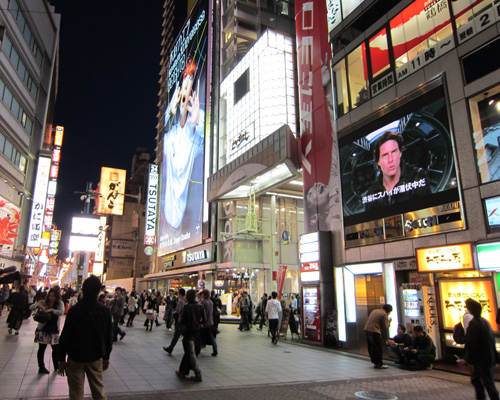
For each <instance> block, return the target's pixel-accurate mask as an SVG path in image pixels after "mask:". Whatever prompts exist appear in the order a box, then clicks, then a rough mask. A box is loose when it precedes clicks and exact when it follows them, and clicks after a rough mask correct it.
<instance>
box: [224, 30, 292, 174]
mask: <svg viewBox="0 0 500 400" xmlns="http://www.w3.org/2000/svg"><path fill="white" fill-rule="evenodd" d="M294 93H295V80H294V71H293V41H292V38H290V37H288V36H284V35H282V34H280V33H277V32H274V31H270V30H267V31H266V32H264V34H263V35H262V36H261V37H260V39H259V40H258V41H257V42H256V43H255V45H254V46H253V47H252V48H251V49H250V50H249V51H248V53H247V54H246V55H245V56H244V57H243V59H242V60H241V61H240V62H239V63H238V64H237V65H236V66H235V67H234V69H233V70H232V71H231V72H230V73H229V75H228V76H227V77H226V79H224V81H223V82H222V83H221V86H220V96H221V100H220V103H221V107H220V108H221V117H220V122H219V145H220V146H221V151H220V154H221V159H220V164H219V168H221V167H223V166H224V165H226V164H228V163H229V162H230V161H232V160H234V159H235V158H237V157H238V156H240V155H241V154H243V153H245V152H246V151H247V150H248V149H250V148H251V147H252V146H254V145H256V144H257V143H259V142H260V141H262V140H263V139H264V138H266V137H267V136H269V135H270V134H272V133H273V132H274V131H276V130H277V129H278V128H280V127H281V126H282V125H284V124H287V125H288V126H289V127H290V129H291V131H292V132H293V133H294V134H295V132H296V127H295V96H294Z"/></svg>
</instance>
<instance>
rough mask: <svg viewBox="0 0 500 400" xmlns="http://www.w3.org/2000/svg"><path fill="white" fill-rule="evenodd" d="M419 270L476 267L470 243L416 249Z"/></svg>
mask: <svg viewBox="0 0 500 400" xmlns="http://www.w3.org/2000/svg"><path fill="white" fill-rule="evenodd" d="M416 252H417V267H418V272H446V271H467V270H471V269H474V261H473V257H472V246H471V244H470V243H466V244H455V245H450V246H438V247H428V248H422V249H416Z"/></svg>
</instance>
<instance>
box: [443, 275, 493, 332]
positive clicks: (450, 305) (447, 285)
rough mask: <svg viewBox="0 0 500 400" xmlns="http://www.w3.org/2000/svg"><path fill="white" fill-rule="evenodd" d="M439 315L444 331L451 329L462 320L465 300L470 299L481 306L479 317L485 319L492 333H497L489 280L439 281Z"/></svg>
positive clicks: (491, 286)
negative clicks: (441, 317) (441, 318)
mask: <svg viewBox="0 0 500 400" xmlns="http://www.w3.org/2000/svg"><path fill="white" fill-rule="evenodd" d="M439 289H440V292H441V296H440V297H441V313H442V315H443V325H444V328H445V329H453V327H454V326H455V324H457V323H458V322H459V321H461V320H462V317H463V315H464V314H465V310H466V308H465V300H467V299H468V298H472V299H474V300H477V301H478V302H479V303H481V305H482V306H483V311H482V313H481V317H483V318H485V319H486V320H487V321H488V322H489V323H490V325H491V328H492V329H493V331H497V330H498V327H497V323H496V311H497V308H496V304H495V300H494V299H495V297H496V296H495V295H494V292H493V285H492V283H491V281H490V280H486V279H471V280H463V279H462V280H452V281H448V280H446V281H444V280H443V281H440V282H439Z"/></svg>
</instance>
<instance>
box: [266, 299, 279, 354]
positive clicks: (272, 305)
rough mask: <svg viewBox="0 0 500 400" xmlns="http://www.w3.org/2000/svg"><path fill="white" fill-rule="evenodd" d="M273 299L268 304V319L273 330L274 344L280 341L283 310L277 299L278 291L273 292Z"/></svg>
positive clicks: (270, 328)
mask: <svg viewBox="0 0 500 400" xmlns="http://www.w3.org/2000/svg"><path fill="white" fill-rule="evenodd" d="M271 297H272V299H271V300H269V301H268V302H267V305H266V319H267V320H268V321H269V330H270V331H271V336H272V340H271V343H272V344H276V343H278V339H279V336H278V322H279V318H280V312H281V303H280V302H279V301H278V300H276V299H277V298H278V293H277V292H272V293H271Z"/></svg>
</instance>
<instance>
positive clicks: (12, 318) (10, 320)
mask: <svg viewBox="0 0 500 400" xmlns="http://www.w3.org/2000/svg"><path fill="white" fill-rule="evenodd" d="M9 303H10V304H11V305H12V306H11V307H12V308H11V309H10V313H9V316H8V317H7V324H8V327H9V333H12V330H13V329H14V330H15V331H16V335H19V329H21V325H22V324H23V319H24V315H25V313H26V312H27V309H28V292H26V289H25V287H24V285H21V286H19V289H18V291H17V292H14V293H13V294H12V298H11V299H10V300H9Z"/></svg>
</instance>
